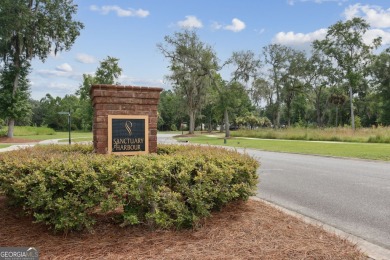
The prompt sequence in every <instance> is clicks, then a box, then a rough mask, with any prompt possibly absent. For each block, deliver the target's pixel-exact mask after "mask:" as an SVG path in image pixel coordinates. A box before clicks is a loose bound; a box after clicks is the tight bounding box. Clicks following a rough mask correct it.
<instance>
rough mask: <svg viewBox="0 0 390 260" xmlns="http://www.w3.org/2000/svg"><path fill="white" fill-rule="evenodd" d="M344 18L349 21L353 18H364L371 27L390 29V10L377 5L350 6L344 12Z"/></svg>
mask: <svg viewBox="0 0 390 260" xmlns="http://www.w3.org/2000/svg"><path fill="white" fill-rule="evenodd" d="M344 17H345V18H346V19H347V20H349V19H352V18H353V17H362V18H363V19H364V20H366V21H367V22H368V23H369V24H370V25H371V26H373V27H376V28H389V27H390V8H388V9H383V8H381V7H379V6H375V5H361V4H355V5H350V6H349V7H348V8H346V9H345V11H344Z"/></svg>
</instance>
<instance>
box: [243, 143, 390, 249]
mask: <svg viewBox="0 0 390 260" xmlns="http://www.w3.org/2000/svg"><path fill="white" fill-rule="evenodd" d="M246 151H247V152H248V153H249V154H251V155H252V156H254V157H256V158H257V159H258V160H259V161H260V162H261V167H260V169H259V175H260V183H259V185H258V195H257V197H259V198H261V199H264V200H267V201H269V202H272V203H274V204H277V205H279V206H282V207H284V208H287V209H290V210H293V211H295V212H298V213H301V214H303V215H306V216H308V217H311V218H314V219H316V220H319V221H321V222H323V223H325V224H328V225H331V226H333V227H336V228H338V229H340V230H342V231H345V232H347V233H350V234H353V235H355V236H357V237H360V238H363V239H364V240H367V241H369V242H371V243H373V244H377V245H379V246H382V247H384V248H387V249H390V163H387V162H373V161H364V160H356V159H340V158H329V157H320V156H310V155H298V154H287V153H274V152H264V151H256V150H246Z"/></svg>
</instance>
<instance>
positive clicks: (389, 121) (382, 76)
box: [371, 49, 390, 125]
mask: <svg viewBox="0 0 390 260" xmlns="http://www.w3.org/2000/svg"><path fill="white" fill-rule="evenodd" d="M389 72H390V50H389V49H388V50H387V51H383V52H382V53H381V54H379V55H378V56H377V57H375V59H374V62H373V65H372V67H371V73H372V75H373V78H374V83H375V90H376V92H377V94H378V95H377V97H378V98H377V100H376V102H377V103H379V108H380V114H379V122H380V123H382V124H384V125H390V73H389ZM378 101H379V102H378Z"/></svg>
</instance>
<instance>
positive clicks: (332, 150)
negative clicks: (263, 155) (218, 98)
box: [178, 136, 390, 161]
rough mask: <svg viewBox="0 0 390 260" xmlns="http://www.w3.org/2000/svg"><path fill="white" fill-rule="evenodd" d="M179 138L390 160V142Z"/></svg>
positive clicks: (284, 150)
mask: <svg viewBox="0 0 390 260" xmlns="http://www.w3.org/2000/svg"><path fill="white" fill-rule="evenodd" d="M178 140H189V141H190V142H191V143H199V144H210V145H222V146H230V147H243V148H252V149H260V150H264V151H274V152H287V153H302V154H315V155H325V156H337V157H350V158H359V159H370V160H383V161H390V144H373V143H350V142H348V143H341V142H314V141H296V140H264V139H248V138H232V139H227V140H226V141H227V143H226V144H224V139H223V138H221V137H220V136H215V137H210V136H199V137H191V138H187V137H186V138H178Z"/></svg>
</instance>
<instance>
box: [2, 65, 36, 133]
mask: <svg viewBox="0 0 390 260" xmlns="http://www.w3.org/2000/svg"><path fill="white" fill-rule="evenodd" d="M27 65H28V64H26V65H25V66H24V67H22V68H20V71H19V72H18V74H19V76H18V81H19V87H18V89H16V90H14V88H13V82H14V79H15V74H16V73H17V72H16V70H15V68H14V67H13V65H12V64H6V65H5V66H4V68H3V69H2V70H1V71H0V73H1V74H0V112H1V115H2V117H4V118H5V119H8V120H11V119H13V120H17V121H24V122H25V123H27V124H29V121H30V116H31V105H30V102H29V98H30V92H29V84H30V83H29V80H28V79H27V75H28V72H29V66H27ZM10 137H12V136H10Z"/></svg>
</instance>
